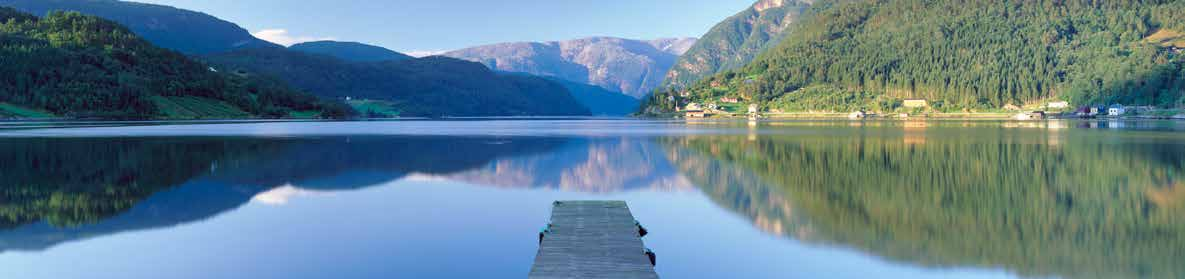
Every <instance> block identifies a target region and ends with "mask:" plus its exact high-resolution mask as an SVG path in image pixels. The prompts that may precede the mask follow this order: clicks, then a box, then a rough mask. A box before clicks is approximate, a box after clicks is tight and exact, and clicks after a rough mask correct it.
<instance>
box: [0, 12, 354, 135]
mask: <svg viewBox="0 0 1185 279" xmlns="http://www.w3.org/2000/svg"><path fill="white" fill-rule="evenodd" d="M0 103H4V104H5V105H4V106H3V109H2V110H3V111H5V112H4V113H0V114H5V115H7V117H51V116H58V117H67V118H123V119H129V118H132V119H144V118H183V119H192V118H240V117H247V116H260V117H286V116H287V115H288V114H289V113H290V112H292V111H309V110H315V111H320V110H323V109H329V108H338V106H335V105H333V104H328V103H323V102H321V101H319V100H318V99H317V98H316V97H313V96H311V95H308V94H303V93H300V92H297V91H293V90H291V89H288V88H287V87H285V86H283V85H282V84H280V83H276V82H273V81H269V80H264V79H255V78H244V77H238V76H234V75H229V74H223V73H219V72H216V71H214V70H213V69H211V68H209V67H207V66H205V65H203V64H201V63H197V62H195V61H193V60H190V59H189V58H188V57H186V56H184V55H182V54H180V53H177V52H173V51H170V50H166V49H162V48H159V47H156V46H153V45H152V44H150V43H148V42H147V41H145V40H142V39H140V38H139V37H137V36H136V35H134V34H132V33H131V31H129V30H128V29H126V28H124V27H122V26H120V25H118V24H116V23H113V22H110V21H107V20H104V19H100V18H97V17H93V16H85V15H82V14H79V13H77V12H55V13H51V14H50V15H49V16H47V17H46V18H44V19H39V18H37V17H34V16H32V15H29V14H25V13H21V12H17V11H16V10H13V9H9V8H0ZM180 111H184V112H180ZM331 114H332V115H331ZM344 114H346V111H338V112H335V113H330V114H325V115H324V116H334V115H337V116H342V115H344Z"/></svg>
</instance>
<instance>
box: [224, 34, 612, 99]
mask: <svg viewBox="0 0 1185 279" xmlns="http://www.w3.org/2000/svg"><path fill="white" fill-rule="evenodd" d="M203 59H205V60H207V61H209V62H210V63H211V64H214V65H219V66H218V67H219V68H226V69H228V70H231V71H234V72H236V73H238V74H241V75H243V76H248V77H251V76H256V75H266V76H275V77H280V78H282V79H283V80H284V81H286V82H289V83H290V84H292V85H293V86H295V87H297V88H300V89H302V90H306V91H309V92H312V93H313V94H317V95H318V96H321V97H325V98H334V99H347V98H349V99H354V100H373V101H385V102H384V103H383V104H384V107H383V108H382V109H381V110H383V111H382V112H377V113H378V114H388V113H389V112H391V111H397V112H398V113H399V116H524V115H547V116H570V115H589V114H590V113H589V110H588V109H587V108H585V107H584V106H582V105H581V104H580V103H579V102H578V101H577V100H576V99H575V98H573V97H572V95H571V94H570V93H569V92H568V90H567V89H565V88H564V87H563V86H562V85H560V84H557V83H554V82H551V81H548V80H545V79H543V78H539V77H533V76H520V75H509V74H499V73H496V72H494V71H492V70H490V69H488V68H486V67H485V66H483V65H482V64H479V63H474V62H468V61H464V60H459V59H454V58H447V57H426V58H419V59H407V60H402V61H383V62H350V61H345V60H341V59H338V58H335V57H332V56H328V55H318V54H309V53H304V52H299V51H291V50H286V49H273V48H266V49H263V48H261V49H249V50H239V51H234V52H229V53H223V54H217V55H209V56H204V57H203Z"/></svg>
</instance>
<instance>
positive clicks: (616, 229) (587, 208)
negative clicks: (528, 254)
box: [528, 201, 658, 279]
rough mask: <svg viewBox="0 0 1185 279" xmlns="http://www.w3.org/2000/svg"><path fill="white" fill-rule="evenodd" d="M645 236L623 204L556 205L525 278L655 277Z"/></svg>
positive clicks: (559, 202)
mask: <svg viewBox="0 0 1185 279" xmlns="http://www.w3.org/2000/svg"><path fill="white" fill-rule="evenodd" d="M645 234H646V232H645V229H643V228H642V227H641V226H640V225H639V224H638V222H637V221H636V220H635V219H634V215H633V214H631V213H630V209H629V206H627V205H626V203H625V202H624V201H557V202H555V203H554V204H553V208H552V211H551V224H549V225H548V227H547V229H544V231H543V232H541V233H540V235H539V236H540V240H539V252H538V253H537V254H536V255H535V265H534V266H532V267H531V274H530V275H529V276H528V278H531V279H553V278H564V279H576V278H614V279H633V278H658V273H656V272H655V271H654V263H653V262H652V260H653V255H654V254H653V253H650V252H649V250H647V249H646V247H645V245H644V244H643V243H642V236H644V235H645Z"/></svg>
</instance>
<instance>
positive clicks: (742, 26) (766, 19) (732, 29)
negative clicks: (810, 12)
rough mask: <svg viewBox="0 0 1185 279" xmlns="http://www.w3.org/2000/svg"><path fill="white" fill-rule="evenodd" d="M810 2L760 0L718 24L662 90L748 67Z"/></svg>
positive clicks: (688, 53) (685, 56)
mask: <svg viewBox="0 0 1185 279" xmlns="http://www.w3.org/2000/svg"><path fill="white" fill-rule="evenodd" d="M812 2H813V1H811V0H761V1H758V2H757V3H754V4H753V6H752V7H749V8H748V9H745V10H744V11H742V12H740V13H738V14H737V15H734V16H732V17H729V18H728V19H725V20H724V21H723V22H720V23H719V24H716V26H714V27H712V29H711V30H709V31H708V33H707V34H704V36H703V37H700V39H699V41H698V42H696V43H695V45H693V46H691V47H690V49H688V50H687V51H686V53H685V54H683V56H680V57H679V60H678V61H677V62H676V63H675V66H674V67H672V68H671V71H670V72H668V73H667V74H666V80H665V81H664V82H663V87H676V88H678V87H685V86H688V85H690V84H691V83H694V82H696V81H699V80H700V79H703V78H704V77H709V76H712V75H714V74H716V73H718V72H720V71H725V70H731V69H736V68H739V67H742V66H745V65H746V64H749V62H750V61H752V60H753V58H754V57H756V56H757V55H758V54H760V53H761V52H763V51H765V50H767V49H769V48H770V47H772V46H774V45H776V44H777V43H778V42H779V41H781V38H782V37H783V35H784V33H785V32H786V30H789V29H790V27H791V25H792V24H793V23H794V22H795V21H797V20H798V18H799V17H800V16H801V15H802V13H803V12H805V11H806V9H808V8H810V5H811V3H812Z"/></svg>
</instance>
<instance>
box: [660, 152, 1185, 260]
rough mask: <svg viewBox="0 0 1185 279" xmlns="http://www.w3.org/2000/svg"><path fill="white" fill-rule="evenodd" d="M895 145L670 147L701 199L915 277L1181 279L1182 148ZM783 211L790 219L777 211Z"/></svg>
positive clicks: (1184, 243) (1184, 234)
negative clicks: (960, 273) (937, 270)
mask: <svg viewBox="0 0 1185 279" xmlns="http://www.w3.org/2000/svg"><path fill="white" fill-rule="evenodd" d="M903 136H904V135H903V134H890V135H879V136H853V137H834V136H831V137H822V136H796V137H775V138H760V139H759V140H756V141H749V140H746V139H745V138H741V137H696V138H689V139H670V140H667V141H665V142H666V143H667V144H668V146H670V147H672V148H673V150H675V151H672V152H673V153H683V154H685V155H682V157H680V158H679V160H676V162H679V163H677V164H679V165H680V166H681V167H683V169H684V170H685V171H687V172H688V174H689V177H692V179H693V180H695V181H696V182H697V183H701V182H706V184H707V185H715V186H701V187H705V188H707V189H706V190H705V192H707V193H708V194H709V195H713V196H716V200H717V201H722V202H724V203H726V206H727V207H732V208H736V209H737V210H741V211H742V212H744V213H745V215H747V216H750V217H751V218H755V222H756V223H758V224H759V226H762V227H768V226H770V225H771V224H774V225H782V226H783V228H764V229H765V230H767V231H777V232H791V233H790V234H788V235H790V236H794V237H801V238H802V239H803V240H806V241H820V242H827V243H837V244H843V245H851V246H855V247H859V248H861V249H864V250H868V251H870V252H873V253H875V254H878V255H882V256H885V257H888V258H891V259H896V260H902V261H909V262H913V263H916V264H922V265H935V266H952V265H958V266H983V267H996V266H999V267H1004V268H1007V269H1010V270H1013V271H1016V272H1018V273H1021V274H1024V275H1059V276H1068V277H1157V278H1166V277H1172V278H1178V277H1181V276H1185V265H1182V264H1180V263H1181V259H1183V258H1185V219H1182V218H1181V216H1183V215H1182V213H1185V206H1182V204H1185V190H1183V189H1182V187H1183V186H1185V185H1182V182H1183V181H1185V176H1183V175H1185V167H1183V166H1182V162H1183V160H1185V149H1182V148H1180V146H1179V145H1176V144H1173V143H1164V142H1160V143H1157V142H1144V143H1140V144H1115V143H1113V142H1105V141H1101V140H1093V139H1089V138H1061V139H1060V142H1059V144H1058V145H1057V146H1050V145H1045V144H1040V143H1041V142H1045V140H1044V139H1039V140H1035V141H1031V140H1029V139H1031V138H1024V137H1018V136H1016V135H1010V134H1008V132H1003V131H994V132H987V133H984V134H976V135H950V136H947V137H933V136H931V137H929V138H928V139H927V141H926V142H925V143H923V144H918V143H916V142H914V143H907V142H906V141H905V140H903V138H902V137H903ZM680 149H686V150H692V151H685V150H680ZM686 154H693V155H686ZM694 154H698V155H699V157H698V158H700V159H699V160H697V159H695V158H697V157H696V156H694ZM704 160H707V161H712V160H715V161H720V162H702V161H704ZM704 165H719V166H735V167H738V168H743V169H745V170H744V171H748V172H751V173H754V174H756V175H757V176H759V177H760V179H758V180H755V181H752V182H751V181H736V180H733V181H731V182H734V183H732V184H727V183H728V179H720V178H719V177H713V175H717V176H719V174H718V173H717V174H698V175H697V174H696V173H697V171H699V172H702V171H704V170H705V169H704V168H702V166H704ZM706 170H712V169H710V168H708V169H706ZM712 171H715V170H712ZM719 171H724V172H728V171H735V170H728V169H723V170H719ZM720 177H734V178H735V177H739V176H735V175H733V176H727V175H725V176H720ZM757 182H761V183H757ZM737 183H741V185H737ZM748 183H754V184H748ZM701 184H703V183H701ZM719 185H729V186H719ZM762 185H770V186H765V187H773V188H775V189H760V187H763V186H762ZM767 194H768V195H781V196H780V197H767V196H764V195H767ZM779 200H785V201H790V202H789V203H790V204H791V205H792V207H793V209H787V207H786V206H785V205H783V204H782V203H779V202H771V201H779ZM763 207H764V208H763ZM791 212H792V213H795V214H790V213H791ZM757 216H765V217H777V216H782V217H783V218H786V219H785V220H783V221H770V220H763V219H762V218H757ZM796 216H803V218H802V219H804V220H806V221H803V220H799V219H798V218H797V217H796ZM807 224H809V225H807Z"/></svg>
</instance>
